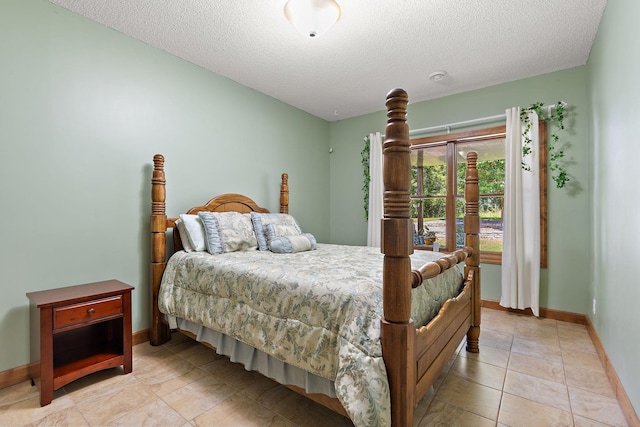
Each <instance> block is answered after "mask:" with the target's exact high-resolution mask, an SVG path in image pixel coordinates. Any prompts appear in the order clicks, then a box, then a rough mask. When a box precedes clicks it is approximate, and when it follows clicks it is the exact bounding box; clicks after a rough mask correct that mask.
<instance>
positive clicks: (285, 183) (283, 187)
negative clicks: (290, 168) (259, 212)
mask: <svg viewBox="0 0 640 427" xmlns="http://www.w3.org/2000/svg"><path fill="white" fill-rule="evenodd" d="M280 213H283V214H288V213H289V175H288V174H286V173H283V174H282V181H281V182H280Z"/></svg>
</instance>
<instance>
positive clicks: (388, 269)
mask: <svg viewBox="0 0 640 427" xmlns="http://www.w3.org/2000/svg"><path fill="white" fill-rule="evenodd" d="M408 102H409V98H408V96H407V93H406V92H405V91H404V90H402V89H394V90H392V91H391V92H389V94H388V95H387V102H386V105H387V127H386V129H385V142H384V147H383V156H384V161H383V181H384V218H383V219H382V224H381V226H382V245H381V249H382V253H384V264H383V279H382V281H383V282H382V283H383V290H382V292H383V293H382V298H383V309H384V318H383V320H382V329H381V339H382V355H383V357H384V362H385V365H386V367H387V375H388V377H389V388H390V394H391V424H392V425H393V426H395V427H400V426H410V425H412V423H413V412H414V408H415V403H416V402H415V393H416V391H415V384H416V365H415V337H416V329H415V326H414V324H413V321H412V320H411V258H410V257H409V256H410V255H411V254H412V253H413V224H412V222H411V218H410V214H409V209H410V208H409V203H410V194H409V190H410V188H409V186H410V181H411V161H410V154H411V144H410V142H409V127H408V126H407V121H406V114H407V104H408Z"/></svg>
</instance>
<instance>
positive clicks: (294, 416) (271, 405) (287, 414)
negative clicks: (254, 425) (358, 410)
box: [258, 385, 353, 427]
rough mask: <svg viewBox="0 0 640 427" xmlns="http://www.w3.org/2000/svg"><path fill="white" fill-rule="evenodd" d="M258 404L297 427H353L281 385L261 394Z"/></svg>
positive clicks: (347, 420)
mask: <svg viewBox="0 0 640 427" xmlns="http://www.w3.org/2000/svg"><path fill="white" fill-rule="evenodd" d="M258 403H260V404H261V405H263V406H264V407H266V408H267V409H270V410H271V411H273V412H275V413H276V414H279V415H281V416H283V417H284V418H286V419H287V420H289V421H291V422H293V423H294V424H297V425H299V426H305V427H325V426H335V427H339V426H349V427H350V426H353V423H352V422H351V420H349V419H348V418H345V417H343V416H342V415H338V414H336V413H335V412H332V411H331V410H329V409H327V408H325V407H324V406H321V405H319V404H317V403H315V402H313V401H311V400H309V399H307V398H306V397H303V396H301V395H299V394H298V393H296V392H294V391H291V390H289V389H288V388H286V387H284V386H281V385H279V386H278V387H276V388H272V389H270V390H268V391H266V392H265V393H263V394H262V396H260V398H259V399H258Z"/></svg>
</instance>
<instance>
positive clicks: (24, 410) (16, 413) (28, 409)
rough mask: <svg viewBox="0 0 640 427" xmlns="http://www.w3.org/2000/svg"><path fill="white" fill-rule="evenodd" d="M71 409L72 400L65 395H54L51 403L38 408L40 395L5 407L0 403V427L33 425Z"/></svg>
mask: <svg viewBox="0 0 640 427" xmlns="http://www.w3.org/2000/svg"><path fill="white" fill-rule="evenodd" d="M72 407H73V400H71V399H70V398H69V396H67V395H64V394H62V395H57V396H56V395H55V394H54V399H53V401H52V402H51V403H50V404H48V405H46V406H42V407H41V406H40V395H37V396H34V397H31V398H29V399H23V400H19V401H17V402H13V403H10V404H8V405H5V404H4V402H2V403H0V420H1V422H0V425H2V426H3V427H5V426H6V427H8V426H23V425H26V424H31V423H35V422H37V421H39V420H44V419H47V417H50V416H52V415H54V414H57V413H58V412H63V411H66V410H68V409H70V408H72Z"/></svg>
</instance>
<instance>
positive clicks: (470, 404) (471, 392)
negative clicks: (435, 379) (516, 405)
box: [431, 372, 502, 420]
mask: <svg viewBox="0 0 640 427" xmlns="http://www.w3.org/2000/svg"><path fill="white" fill-rule="evenodd" d="M501 395H502V392H501V391H499V390H495V389H493V388H491V387H486V386H483V385H480V384H477V383H474V382H472V381H469V380H466V379H464V378H462V377H460V376H459V375H457V374H456V373H455V372H451V373H450V374H449V375H448V376H447V379H446V380H445V382H444V383H443V384H442V386H441V387H440V389H439V390H438V392H437V394H436V396H435V398H434V400H433V402H432V403H431V404H432V405H433V404H434V402H436V401H442V402H445V403H447V404H449V405H453V406H456V407H458V408H460V409H463V410H465V411H467V412H472V413H474V414H476V415H480V416H481V417H484V418H488V419H490V420H496V419H497V416H498V407H499V406H500V397H501Z"/></svg>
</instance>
